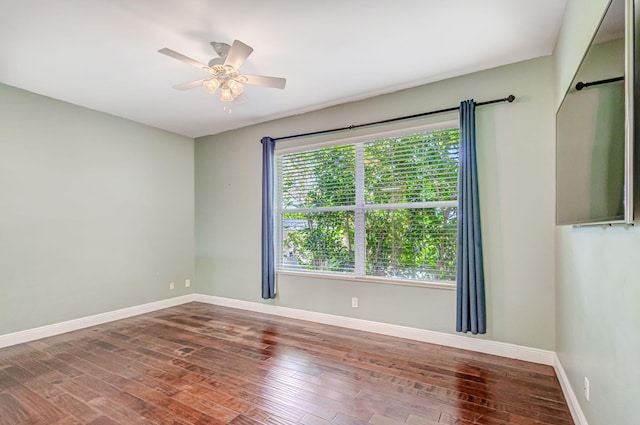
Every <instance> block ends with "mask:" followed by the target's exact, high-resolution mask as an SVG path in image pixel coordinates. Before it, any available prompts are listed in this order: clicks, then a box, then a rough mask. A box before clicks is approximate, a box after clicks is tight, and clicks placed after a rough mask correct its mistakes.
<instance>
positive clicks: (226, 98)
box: [220, 84, 233, 102]
mask: <svg viewBox="0 0 640 425" xmlns="http://www.w3.org/2000/svg"><path fill="white" fill-rule="evenodd" d="M220 100H221V101H222V102H233V93H231V89H229V87H228V86H227V85H226V84H225V85H224V86H222V89H221V92H220Z"/></svg>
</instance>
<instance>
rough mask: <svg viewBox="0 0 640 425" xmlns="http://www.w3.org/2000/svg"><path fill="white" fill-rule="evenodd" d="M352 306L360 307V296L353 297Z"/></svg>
mask: <svg viewBox="0 0 640 425" xmlns="http://www.w3.org/2000/svg"><path fill="white" fill-rule="evenodd" d="M351 307H353V308H358V298H356V297H353V298H351Z"/></svg>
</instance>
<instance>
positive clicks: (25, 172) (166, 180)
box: [0, 85, 194, 334]
mask: <svg viewBox="0 0 640 425" xmlns="http://www.w3.org/2000/svg"><path fill="white" fill-rule="evenodd" d="M193 173H194V170H193V140H192V139H189V138H186V137H183V136H178V135H175V134H172V133H168V132H165V131H162V130H158V129H154V128H151V127H147V126H144V125H141V124H136V123H133V122H131V121H127V120H123V119H120V118H116V117H113V116H110V115H107V114H104V113H100V112H96V111H91V110H88V109H85V108H81V107H78V106H74V105H71V104H68V103H65V102H61V101H57V100H54V99H51V98H47V97H43V96H40V95H37V94H34V93H30V92H26V91H23V90H19V89H16V88H13V87H9V86H6V85H0V194H2V196H0V292H1V293H0V334H5V333H11V332H15V331H20V330H25V329H30V328H34V327H38V326H42V325H48V324H52V323H58V322H62V321H65V320H70V319H75V318H80V317H85V316H89V315H93V314H97V313H102V312H107V311H112V310H117V309H119V308H124V307H130V306H135V305H139V304H144V303H147V302H151V301H156V300H161V299H164V298H169V297H173V296H177V295H181V294H184V293H187V289H185V288H184V280H185V279H190V278H191V279H192V278H193V274H194V271H193V269H194V265H193V264H194V249H193V244H194V242H193V232H194V230H193V229H194V212H193V208H194V207H193V205H194V196H193ZM170 281H175V283H176V290H174V291H169V282H170ZM189 291H190V290H189Z"/></svg>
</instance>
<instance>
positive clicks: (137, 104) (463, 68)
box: [0, 0, 566, 137]
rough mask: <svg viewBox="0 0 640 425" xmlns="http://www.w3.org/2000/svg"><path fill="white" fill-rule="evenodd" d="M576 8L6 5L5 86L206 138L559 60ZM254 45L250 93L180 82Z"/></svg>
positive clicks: (423, 0) (72, 1) (353, 3)
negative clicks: (271, 81)
mask: <svg viewBox="0 0 640 425" xmlns="http://www.w3.org/2000/svg"><path fill="white" fill-rule="evenodd" d="M565 3H566V0H536V1H531V0H483V1H479V0H448V1H446V0H394V1H391V0H325V1H304V0H271V1H259V0H233V1H231V0H227V1H222V0H182V1H178V0H154V1H151V0H144V1H143V0H137V1H136V0H0V10H1V11H2V13H0V82H2V83H5V84H8V85H11V86H15V87H19V88H22V89H26V90H29V91H32V92H35V93H39V94H43V95H46V96H50V97H53V98H56V99H60V100H63V101H66V102H70V103H74V104H77V105H81V106H84V107H87V108H91V109H95V110H98V111H103V112H106V113H109V114H113V115H116V116H119V117H124V118H127V119H130V120H133V121H137V122H141V123H144V124H148V125H151V126H154V127H158V128H162V129H165V130H169V131H172V132H175V133H179V134H183V135H186V136H189V137H200V136H204V135H208V134H216V133H220V132H223V131H226V130H230V129H234V128H239V127H243V126H246V125H250V124H254V123H258V122H263V121H267V120H271V119H274V118H279V117H284V116H288V115H293V114H298V113H301V112H307V111H311V110H315V109H320V108H323V107H326V106H330V105H335V104H339V103H343V102H345V101H350V100H356V99H363V98H367V97H371V96H374V95H378V94H382V93H388V92H392V91H396V90H399V89H402V88H408V87H413V86H417V85H420V84H424V83H428V82H432V81H437V80H441V79H444V78H449V77H453V76H457V75H462V74H466V73H469V72H473V71H478V70H482V69H488V68H492V67H495V66H499V65H504V64H508V63H513V62H518V61H522V60H525V59H530V58H534V57H539V56H544V55H549V54H551V53H552V51H553V48H554V46H555V42H556V38H557V35H558V31H559V27H560V23H561V20H562V14H563V12H564V7H565ZM234 39H238V40H241V41H243V42H244V43H246V44H248V45H250V46H251V47H253V48H254V52H253V54H252V55H251V56H250V57H249V58H248V59H247V61H246V62H245V63H244V65H243V66H242V67H241V71H242V72H243V73H246V74H260V75H268V76H274V77H285V78H286V79H287V86H286V88H285V89H284V90H277V89H272V88H264V87H256V86H247V87H246V89H245V93H246V96H247V97H248V99H249V100H248V102H247V103H244V104H241V105H234V106H233V108H232V113H231V114H229V113H226V112H224V111H223V104H222V103H221V102H220V100H219V99H218V96H212V95H210V94H208V93H206V92H205V91H204V89H203V88H202V87H197V88H194V89H192V90H189V91H178V90H174V89H172V86H173V85H175V84H178V83H184V82H187V81H191V80H197V79H200V78H204V77H205V76H206V74H205V73H204V72H203V71H201V70H199V69H197V68H195V67H192V66H189V65H187V64H184V63H182V62H179V61H177V60H175V59H172V58H170V57H167V56H164V55H161V54H160V53H158V52H157V50H158V49H160V48H163V47H169V48H171V49H173V50H176V51H178V52H181V53H183V54H185V55H187V56H190V57H192V58H194V59H196V60H198V61H200V62H202V63H205V64H206V63H207V62H208V61H209V59H211V58H213V57H215V56H216V55H215V53H214V51H213V49H212V47H211V45H210V44H209V43H210V42H211V41H220V42H225V43H228V44H231V43H232V42H233V40H234Z"/></svg>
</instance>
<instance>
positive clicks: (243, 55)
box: [224, 40, 253, 69]
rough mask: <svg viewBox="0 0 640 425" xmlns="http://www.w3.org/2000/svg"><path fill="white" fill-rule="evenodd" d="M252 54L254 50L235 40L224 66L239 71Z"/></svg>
mask: <svg viewBox="0 0 640 425" xmlns="http://www.w3.org/2000/svg"><path fill="white" fill-rule="evenodd" d="M251 52H253V48H251V47H249V46H247V45H246V44H244V43H243V42H242V41H239V40H234V41H233V44H232V45H231V49H229V53H228V54H227V59H225V61H224V64H225V65H230V66H232V67H234V68H235V69H238V68H240V66H241V65H242V64H243V63H244V61H245V60H247V58H248V57H249V55H250V54H251Z"/></svg>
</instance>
